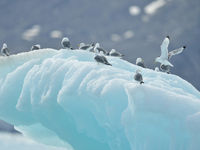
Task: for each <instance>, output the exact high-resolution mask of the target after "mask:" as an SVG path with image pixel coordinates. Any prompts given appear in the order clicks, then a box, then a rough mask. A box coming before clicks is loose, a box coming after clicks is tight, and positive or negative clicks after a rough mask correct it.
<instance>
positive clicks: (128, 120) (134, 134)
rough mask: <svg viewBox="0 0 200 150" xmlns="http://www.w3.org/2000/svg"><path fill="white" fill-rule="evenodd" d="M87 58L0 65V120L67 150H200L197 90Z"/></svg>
mask: <svg viewBox="0 0 200 150" xmlns="http://www.w3.org/2000/svg"><path fill="white" fill-rule="evenodd" d="M94 56H95V54H94V53H91V52H87V51H83V50H67V49H61V50H55V49H41V50H37V51H31V52H24V53H19V54H16V55H12V56H9V57H0V68H1V69H0V119H2V120H5V121H7V122H9V123H11V124H14V126H15V128H16V129H17V130H18V131H20V132H22V133H23V135H25V136H27V137H30V138H32V139H34V140H36V141H39V142H41V143H44V144H47V145H52V146H56V147H61V148H65V149H67V150H73V149H74V150H161V149H162V150H169V149H170V150H198V149H200V92H199V91H198V90H196V89H195V88H194V87H193V86H192V85H191V84H190V83H188V82H187V81H185V80H183V79H181V78H180V77H178V76H176V75H173V74H166V73H162V72H156V71H154V70H151V69H145V68H141V67H139V66H136V65H134V64H131V63H129V62H127V61H125V60H122V59H120V58H116V57H111V56H107V59H108V61H109V62H110V63H111V64H112V66H107V65H103V64H98V63H97V62H95V60H94ZM137 69H140V70H141V72H142V75H143V79H144V84H142V85H140V84H139V83H138V82H136V81H135V80H134V78H133V77H134V73H135V71H136V70H137Z"/></svg>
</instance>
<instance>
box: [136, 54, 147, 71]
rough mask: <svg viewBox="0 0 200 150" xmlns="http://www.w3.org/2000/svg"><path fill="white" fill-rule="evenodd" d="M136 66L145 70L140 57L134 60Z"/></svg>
mask: <svg viewBox="0 0 200 150" xmlns="http://www.w3.org/2000/svg"><path fill="white" fill-rule="evenodd" d="M136 65H137V66H140V67H143V68H146V67H145V65H144V60H143V59H142V58H140V57H139V58H137V59H136Z"/></svg>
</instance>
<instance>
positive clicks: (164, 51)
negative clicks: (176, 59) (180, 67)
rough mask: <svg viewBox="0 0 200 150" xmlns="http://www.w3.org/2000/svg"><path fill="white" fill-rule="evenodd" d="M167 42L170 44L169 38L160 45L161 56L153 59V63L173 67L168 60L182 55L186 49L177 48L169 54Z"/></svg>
mask: <svg viewBox="0 0 200 150" xmlns="http://www.w3.org/2000/svg"><path fill="white" fill-rule="evenodd" d="M169 42H170V38H169V36H166V37H165V39H164V40H163V42H162V44H161V55H160V57H157V58H156V59H155V62H159V63H161V65H165V66H170V67H173V65H172V64H171V63H170V62H169V59H170V58H171V57H172V56H174V55H177V54H180V53H182V52H183V50H184V49H185V48H186V47H185V46H183V47H181V48H178V49H175V50H173V51H171V52H168V45H169Z"/></svg>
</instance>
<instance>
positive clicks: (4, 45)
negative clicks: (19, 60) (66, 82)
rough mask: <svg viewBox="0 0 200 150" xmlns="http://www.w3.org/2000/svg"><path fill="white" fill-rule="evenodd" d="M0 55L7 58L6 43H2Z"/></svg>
mask: <svg viewBox="0 0 200 150" xmlns="http://www.w3.org/2000/svg"><path fill="white" fill-rule="evenodd" d="M1 54H2V55H3V56H9V55H10V54H9V50H8V46H7V44H6V43H3V47H2V48H1Z"/></svg>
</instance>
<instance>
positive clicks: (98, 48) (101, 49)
mask: <svg viewBox="0 0 200 150" xmlns="http://www.w3.org/2000/svg"><path fill="white" fill-rule="evenodd" d="M101 51H102V52H103V53H104V55H107V54H108V52H107V51H106V50H104V49H103V48H101V47H100V44H99V43H96V44H95V46H94V52H95V53H100V52H101Z"/></svg>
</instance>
